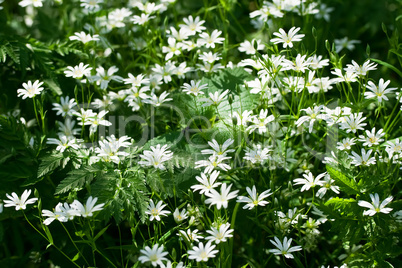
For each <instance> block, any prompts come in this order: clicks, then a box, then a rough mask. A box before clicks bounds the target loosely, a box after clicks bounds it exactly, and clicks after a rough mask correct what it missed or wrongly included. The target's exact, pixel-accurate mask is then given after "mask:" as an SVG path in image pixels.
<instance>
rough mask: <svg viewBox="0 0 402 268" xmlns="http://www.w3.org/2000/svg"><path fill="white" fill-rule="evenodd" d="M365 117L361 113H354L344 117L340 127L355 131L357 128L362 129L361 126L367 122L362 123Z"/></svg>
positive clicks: (347, 130)
mask: <svg viewBox="0 0 402 268" xmlns="http://www.w3.org/2000/svg"><path fill="white" fill-rule="evenodd" d="M365 119H366V117H363V113H358V114H357V113H354V114H351V115H349V116H346V117H344V120H345V121H344V122H341V125H340V128H341V129H346V132H347V133H349V132H353V133H356V131H357V130H358V129H360V130H363V127H364V126H366V125H367V123H363V121H364V120H365Z"/></svg>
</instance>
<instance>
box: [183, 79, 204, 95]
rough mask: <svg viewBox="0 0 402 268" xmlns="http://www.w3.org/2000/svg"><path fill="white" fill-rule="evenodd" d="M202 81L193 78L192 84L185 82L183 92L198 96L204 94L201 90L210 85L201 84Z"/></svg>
mask: <svg viewBox="0 0 402 268" xmlns="http://www.w3.org/2000/svg"><path fill="white" fill-rule="evenodd" d="M200 83H201V81H198V82H197V83H196V82H195V81H194V80H191V81H190V84H187V83H184V84H183V86H182V87H181V88H182V89H183V92H186V93H187V94H193V95H194V96H198V94H204V92H202V91H201V90H203V89H205V88H207V87H208V84H203V85H200Z"/></svg>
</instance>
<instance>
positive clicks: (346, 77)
mask: <svg viewBox="0 0 402 268" xmlns="http://www.w3.org/2000/svg"><path fill="white" fill-rule="evenodd" d="M331 73H332V74H334V75H336V76H338V77H337V78H334V79H333V81H334V83H340V82H347V83H350V82H356V81H357V74H356V73H355V72H352V71H346V73H345V74H342V70H341V69H337V68H335V69H334V70H333V71H332V72H331Z"/></svg>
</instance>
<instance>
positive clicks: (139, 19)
mask: <svg viewBox="0 0 402 268" xmlns="http://www.w3.org/2000/svg"><path fill="white" fill-rule="evenodd" d="M153 18H155V16H151V15H150V14H145V13H141V16H138V15H134V16H133V17H132V18H131V19H130V21H132V22H133V23H134V24H138V25H144V24H145V23H147V22H148V21H149V20H150V19H153Z"/></svg>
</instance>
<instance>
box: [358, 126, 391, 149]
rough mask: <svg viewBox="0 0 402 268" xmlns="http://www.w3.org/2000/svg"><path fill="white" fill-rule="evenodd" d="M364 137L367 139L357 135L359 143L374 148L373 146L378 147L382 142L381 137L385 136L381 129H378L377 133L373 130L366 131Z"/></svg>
mask: <svg viewBox="0 0 402 268" xmlns="http://www.w3.org/2000/svg"><path fill="white" fill-rule="evenodd" d="M366 135H367V137H364V136H363V135H359V141H361V142H363V146H368V147H371V146H374V145H379V144H380V142H382V141H384V139H382V137H383V136H385V132H384V130H383V129H380V130H379V131H378V132H377V133H376V132H375V128H373V129H372V130H371V132H370V131H369V130H366Z"/></svg>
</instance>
